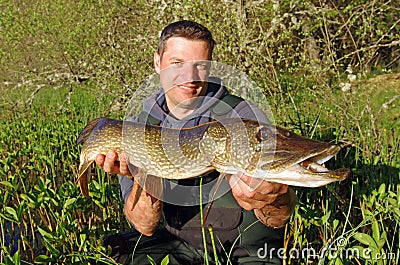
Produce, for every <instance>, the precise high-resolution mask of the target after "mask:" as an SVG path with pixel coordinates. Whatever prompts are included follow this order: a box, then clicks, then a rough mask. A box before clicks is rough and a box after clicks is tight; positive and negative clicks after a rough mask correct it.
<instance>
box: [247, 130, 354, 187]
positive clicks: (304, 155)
mask: <svg viewBox="0 0 400 265" xmlns="http://www.w3.org/2000/svg"><path fill="white" fill-rule="evenodd" d="M252 134H253V137H252V138H253V142H254V143H255V144H254V146H255V148H254V150H255V151H256V154H257V155H256V156H255V157H256V158H257V159H258V163H257V166H256V169H255V171H254V172H253V174H252V175H253V177H255V178H262V179H265V180H268V181H271V182H279V183H282V184H287V185H292V186H301V187H319V186H324V185H327V184H329V183H331V182H335V181H341V180H344V179H345V178H347V177H348V176H349V174H350V171H349V170H348V169H337V170H329V169H328V168H327V167H325V164H324V163H325V162H326V161H328V160H329V159H331V158H332V157H334V156H335V155H336V154H337V153H338V152H339V150H340V149H341V148H340V146H338V145H335V144H331V143H327V142H322V141H317V140H313V139H309V138H306V137H303V136H300V135H297V134H295V133H293V132H291V131H288V130H286V129H284V128H280V127H275V126H273V125H269V124H261V125H259V126H257V128H256V129H255V130H254V131H253V133H252Z"/></svg>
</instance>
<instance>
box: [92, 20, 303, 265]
mask: <svg viewBox="0 0 400 265" xmlns="http://www.w3.org/2000/svg"><path fill="white" fill-rule="evenodd" d="M214 43H215V42H214V40H213V38H212V35H211V33H210V31H209V30H208V29H207V28H205V27H204V26H202V25H200V24H198V23H195V22H192V21H179V22H175V23H172V24H170V25H168V26H167V27H166V28H165V29H164V30H163V31H162V33H161V37H160V40H159V45H158V50H157V51H156V52H155V54H154V65H155V70H156V72H157V73H158V74H160V81H161V84H162V86H163V90H162V91H160V92H158V93H156V94H154V95H153V96H152V97H150V98H149V99H148V100H147V101H146V102H144V105H143V109H144V112H145V113H146V114H147V115H149V116H150V117H152V118H153V120H154V119H155V120H156V122H155V123H156V124H160V125H161V126H164V127H172V128H182V127H192V126H195V125H198V124H202V123H205V122H208V121H210V120H213V119H214V118H213V117H212V116H213V114H212V112H213V109H214V108H215V106H214V105H215V104H213V103H210V102H212V100H211V101H210V100H207V99H218V100H222V101H223V100H224V97H226V95H227V94H228V93H227V90H226V89H225V88H224V87H223V86H222V85H221V84H218V81H216V82H215V83H211V82H210V80H209V79H208V67H209V65H208V63H209V61H211V59H212V52H213V47H214ZM232 105H233V106H232V107H233V110H234V111H233V113H235V114H236V115H237V116H240V117H244V118H256V117H255V116H257V113H255V112H253V111H252V107H251V104H249V103H248V102H246V101H239V102H236V103H234V104H232ZM256 112H257V111H256ZM231 116H233V115H231ZM145 121H147V122H148V120H145ZM153 123H154V122H153ZM118 158H119V160H120V162H117V159H118ZM96 163H97V164H98V166H100V167H102V168H103V169H104V170H105V171H106V172H110V173H116V174H119V175H121V176H122V177H121V179H120V184H121V191H122V195H123V198H124V200H125V208H124V209H125V215H126V217H127V218H128V220H129V221H130V223H132V224H133V226H134V228H135V229H136V231H133V232H129V233H122V234H117V235H111V236H108V237H107V238H106V239H105V242H104V243H105V245H109V246H111V247H112V249H113V250H112V254H111V255H112V256H113V257H114V258H115V259H116V260H118V261H119V262H121V263H125V264H147V263H145V262H147V255H148V256H150V257H152V258H154V260H155V261H156V263H157V264H159V263H160V261H161V259H162V258H163V257H165V256H166V255H169V261H170V262H169V264H204V259H203V258H204V255H205V254H204V252H202V251H204V247H203V241H202V238H203V235H202V233H201V226H200V219H199V211H200V206H199V205H195V204H196V203H193V204H191V205H189V206H183V205H184V204H185V203H184V202H183V203H182V204H181V205H177V204H178V203H176V202H175V203H171V202H169V201H165V200H164V201H163V200H161V199H160V198H155V197H154V196H153V195H151V194H149V193H147V192H142V193H141V195H140V197H139V200H138V201H137V203H136V205H135V206H134V207H133V209H132V206H133V203H134V201H135V196H134V195H135V194H136V191H137V190H138V183H137V182H136V181H134V179H135V178H134V176H133V178H132V175H131V173H130V171H129V168H128V163H127V159H126V158H125V156H124V154H117V153H115V152H114V151H112V150H110V152H109V153H108V154H107V155H106V156H104V155H98V156H97V158H96ZM137 172H140V169H139V170H136V173H137ZM216 176H217V175H216V174H215V173H211V174H208V175H207V176H204V177H203V180H204V182H203V183H208V182H212V181H214V180H215V179H216ZM251 182H252V178H251V177H250V176H246V175H228V176H227V183H228V184H229V186H230V188H231V190H230V192H228V193H227V194H226V195H225V196H223V197H221V198H219V199H218V200H216V202H215V204H214V205H215V206H214V207H212V210H211V211H210V217H209V219H211V220H208V223H211V224H213V227H212V228H213V230H214V232H215V236H216V237H217V238H214V241H213V242H214V243H215V244H216V245H217V246H216V249H217V252H218V255H219V256H220V259H221V260H222V261H225V262H226V261H227V259H230V261H231V262H232V264H280V260H279V259H278V258H277V257H273V256H267V257H265V256H263V257H262V258H260V257H259V256H260V253H259V255H257V251H258V250H259V249H263V248H264V246H265V245H266V244H268V247H269V248H272V247H275V248H279V247H281V246H282V237H283V231H282V229H279V228H282V227H283V226H284V225H285V224H286V223H287V221H288V220H289V217H290V215H291V214H292V212H293V210H294V206H295V204H296V195H295V193H294V192H293V190H292V189H291V188H289V187H288V186H287V185H282V184H278V183H270V182H267V181H262V182H261V184H260V185H258V187H257V188H255V189H252V188H250V183H251ZM177 184H178V186H179V185H183V186H182V187H183V188H188V189H189V190H191V189H193V190H194V189H195V188H196V187H199V178H195V179H192V180H187V181H181V182H178V183H177ZM171 186H172V185H171V183H167V181H166V184H165V187H167V190H166V192H168V191H169V192H170V194H171V192H172V194H176V195H178V190H179V187H176V188H171ZM174 192H175V193H174ZM179 194H181V193H179ZM195 195H196V196H197V195H198V194H197V193H196V194H195ZM187 196H188V197H189V199H188V200H190V197H191V196H192V197H194V195H193V194H192V192H187ZM161 220H164V223H165V227H164V228H161V229H159V226H160V221H161ZM140 234H142V235H143V236H142V235H140ZM206 237H207V238H208V237H209V235H207V236H206ZM211 243H212V242H211V240H210V239H209V238H208V239H207V245H209V244H211ZM133 251H134V253H133V254H132V252H133ZM208 251H210V250H208ZM271 253H273V252H271ZM263 254H264V253H263ZM274 254H275V255H276V252H275V253H274Z"/></svg>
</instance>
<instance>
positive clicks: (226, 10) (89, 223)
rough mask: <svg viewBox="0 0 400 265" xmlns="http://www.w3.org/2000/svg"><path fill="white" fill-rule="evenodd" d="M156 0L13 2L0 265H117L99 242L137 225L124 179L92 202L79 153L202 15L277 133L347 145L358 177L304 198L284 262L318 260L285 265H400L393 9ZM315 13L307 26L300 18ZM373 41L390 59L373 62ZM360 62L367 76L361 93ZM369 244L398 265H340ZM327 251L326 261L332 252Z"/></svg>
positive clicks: (222, 57) (94, 188) (95, 190)
mask: <svg viewBox="0 0 400 265" xmlns="http://www.w3.org/2000/svg"><path fill="white" fill-rule="evenodd" d="M161 2H162V1H110V2H109V3H108V2H96V3H92V2H90V1H78V2H70V1H61V0H60V1H42V2H41V3H35V4H33V3H30V1H24V2H23V3H22V2H21V3H19V4H18V5H16V4H14V3H12V2H11V1H5V3H4V5H2V9H1V11H0V12H1V16H0V30H1V32H2V34H0V65H1V67H0V89H1V91H2V93H1V95H0V189H1V191H0V202H1V204H0V251H1V255H0V263H4V264H26V263H28V264H29V263H43V264H87V261H88V260H89V259H102V260H108V262H109V263H110V264H113V261H112V260H109V259H108V256H107V255H108V253H109V250H107V249H104V248H103V247H102V246H101V239H102V237H103V236H104V235H106V234H109V233H114V232H117V231H124V230H126V229H129V224H128V222H127V221H126V219H125V217H124V215H123V208H122V200H121V198H120V194H119V193H120V192H119V187H118V178H117V177H116V176H108V175H107V174H105V173H104V172H103V171H102V170H99V169H97V170H96V174H95V176H94V180H93V181H92V182H91V184H90V195H91V197H90V198H89V199H85V198H83V197H82V196H81V194H80V191H79V188H78V187H76V186H75V184H74V180H75V176H76V172H77V167H78V163H79V152H80V147H79V146H77V145H76V144H75V141H76V138H77V135H78V134H79V131H80V130H81V129H82V128H83V127H84V126H85V125H86V124H87V122H88V121H89V120H91V119H93V118H96V117H101V116H109V117H114V118H122V117H123V116H124V114H125V109H124V107H125V104H126V102H127V101H128V100H129V99H130V97H131V95H132V94H133V92H134V91H135V89H136V88H138V87H139V85H140V84H141V82H142V81H143V80H144V79H145V77H147V76H148V75H149V74H151V73H153V66H152V54H153V51H154V48H155V46H156V45H157V36H158V32H159V30H160V29H161V28H162V27H164V26H165V25H166V24H168V23H170V22H171V21H174V20H177V19H182V18H193V16H192V14H193V10H196V15H197V16H196V20H197V21H199V22H201V23H204V24H205V25H207V26H208V27H209V28H210V29H211V30H212V31H213V33H214V36H215V38H216V40H217V42H218V45H217V47H216V50H215V57H214V59H215V60H217V61H218V62H223V63H227V64H229V65H231V66H234V67H237V68H239V69H240V70H242V71H244V72H245V73H246V74H248V75H249V76H250V77H251V78H252V79H253V80H254V81H255V82H256V83H257V84H258V85H259V86H260V88H261V89H262V91H263V92H264V94H265V95H266V96H267V100H268V102H266V104H267V103H268V104H269V105H270V107H271V109H272V111H273V113H274V118H275V121H276V123H277V124H278V125H281V126H284V127H287V128H289V129H291V130H293V131H295V132H297V133H300V134H303V135H305V136H308V137H311V138H314V139H320V140H324V141H330V142H334V143H338V144H341V145H343V149H342V150H341V151H340V153H339V154H338V155H337V156H336V157H335V158H334V159H332V160H331V161H329V162H328V163H327V164H328V167H330V168H339V167H347V168H350V169H351V171H352V176H351V178H349V179H348V180H345V181H343V182H341V183H334V184H331V185H328V186H327V187H323V188H317V189H305V188H296V191H297V194H298V197H299V202H298V205H297V207H296V210H295V214H294V215H293V216H292V218H291V221H290V223H289V225H288V226H287V227H286V239H285V247H286V248H287V250H288V251H290V250H291V249H304V248H306V247H312V248H314V249H315V250H316V251H317V255H319V256H320V257H319V258H317V257H309V260H307V259H296V258H289V259H287V260H286V264H309V263H311V264H398V263H399V262H400V251H399V249H400V246H399V241H400V236H399V229H400V227H399V225H400V211H399V208H400V185H399V180H400V156H399V153H400V152H399V151H400V144H399V143H400V121H399V119H400V116H399V113H400V98H399V97H398V95H400V81H399V80H400V78H399V74H398V73H397V74H396V69H397V72H398V68H396V67H398V60H397V61H396V60H395V58H396V57H395V56H396V51H398V49H397V50H396V47H395V46H390V44H391V43H392V41H394V40H396V39H399V35H398V32H400V30H399V28H398V25H400V24H398V23H397V24H395V22H396V21H398V10H396V5H395V4H394V3H390V4H388V5H382V4H380V3H375V2H374V3H375V6H373V5H370V4H368V3H363V1H361V2H360V3H355V4H354V5H352V6H347V7H346V8H341V7H340V6H339V8H338V9H335V8H334V7H332V6H331V5H324V6H320V7H318V8H311V7H310V6H312V5H314V4H313V3H312V2H310V1H303V2H302V3H303V4H299V5H298V6H295V7H291V6H290V5H289V4H288V2H286V1H283V2H282V3H281V7H280V9H279V12H278V11H276V10H274V9H273V8H274V7H273V6H272V5H271V4H269V3H267V2H264V3H258V4H257V3H256V2H259V1H254V3H253V2H251V1H243V2H245V3H244V4H242V5H241V4H239V3H234V2H225V1H209V2H207V3H206V2H201V1H169V2H168V5H163V4H162V3H161ZM378 7H379V8H378ZM291 8H294V10H292V9H291ZM209 10H213V12H209ZM304 10H308V16H309V17H307V18H305V17H304V16H298V17H290V16H291V15H290V14H303V13H304V12H303V11H304ZM315 10H317V11H318V12H317V11H315ZM382 10H383V11H382ZM285 12H286V13H287V14H289V15H287V16H284V14H285ZM296 12H297V13H296ZM365 16H367V17H368V19H349V18H351V17H353V18H365ZM327 18H329V19H327ZM372 18H375V19H372ZM273 19H277V20H273ZM296 19H297V20H296ZM274 21H279V23H280V24H279V25H285V27H281V26H279V25H274V24H273V22H274ZM294 21H297V22H298V23H299V24H296V23H294ZM310 21H311V22H312V23H311V24H310ZM360 21H361V22H362V23H361V24H359V22H360ZM365 21H369V22H368V23H367V24H365V23H364V22H365ZM336 25H346V27H343V28H346V31H344V30H343V31H336V30H335V28H336ZM392 25H397V26H396V27H392ZM330 30H332V32H330ZM350 35H351V37H350ZM306 36H312V37H313V38H315V40H316V41H317V44H318V45H319V46H318V47H319V49H320V50H319V52H320V54H322V55H323V56H322V55H321V58H320V59H319V60H317V61H315V58H314V59H312V58H311V57H310V56H308V55H307V54H308V52H309V51H308V50H305V48H304V47H306V44H307V43H308V42H306V38H305V37H306ZM327 36H329V38H328V37H327ZM353 41H354V42H353ZM353 44H354V45H353ZM375 44H379V45H378V46H379V47H381V48H380V49H378V50H370V47H375V46H374V45H375ZM385 45H386V46H385ZM326 47H329V49H327V48H326ZM390 48H391V49H390ZM391 52H392V53H391ZM340 54H342V55H343V56H342V57H341V56H339V55H340ZM393 58H394V59H393ZM349 65H351V66H352V67H353V68H354V69H353V72H354V73H355V74H356V77H357V78H356V80H354V81H351V82H350V81H349V79H348V74H349V73H348V72H346V69H347V67H348V66H349ZM345 82H348V83H350V84H351V89H350V90H349V91H347V92H344V91H342V90H341V85H340V83H345ZM205 232H206V233H207V231H205ZM39 236H40V237H42V240H41V241H40V244H39V243H38V242H39V241H38V240H37V239H38V237H39ZM9 238H13V239H14V240H16V241H18V240H20V242H19V248H17V249H11V247H10V245H7V244H6V243H7V240H8V239H9ZM343 239H344V240H343ZM368 246H369V251H370V253H372V254H374V255H375V254H377V253H378V254H380V255H381V256H383V255H389V254H390V253H394V258H393V259H388V258H386V259H375V260H374V259H371V258H368V257H361V256H360V257H359V258H357V259H355V258H352V259H350V258H348V257H346V256H342V257H341V256H340V255H339V254H340V253H342V252H341V251H343V250H348V249H355V250H357V251H360V252H362V250H363V249H365V248H368ZM331 247H332V248H336V250H335V251H333V253H330V254H331V255H327V254H328V253H327V252H323V249H324V248H325V249H328V248H331ZM339 248H341V250H338V249H339ZM11 253H13V254H11ZM322 253H325V255H322ZM386 257H388V256H386ZM165 262H167V261H165Z"/></svg>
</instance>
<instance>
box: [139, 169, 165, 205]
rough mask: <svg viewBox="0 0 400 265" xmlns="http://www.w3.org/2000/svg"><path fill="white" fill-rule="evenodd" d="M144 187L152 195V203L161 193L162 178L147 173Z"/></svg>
mask: <svg viewBox="0 0 400 265" xmlns="http://www.w3.org/2000/svg"><path fill="white" fill-rule="evenodd" d="M144 185H145V186H144V189H145V191H146V192H147V193H149V194H150V195H151V196H152V203H153V204H154V203H155V202H156V201H157V199H160V198H161V196H162V194H163V180H162V178H160V177H156V176H153V175H147V178H146V182H145V183H144Z"/></svg>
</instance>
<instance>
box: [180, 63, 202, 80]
mask: <svg viewBox="0 0 400 265" xmlns="http://www.w3.org/2000/svg"><path fill="white" fill-rule="evenodd" d="M181 77H182V79H183V80H182V81H183V82H193V81H198V80H199V74H198V70H197V68H196V65H195V64H194V63H192V62H186V63H185V64H184V67H183V69H182V72H181Z"/></svg>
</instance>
